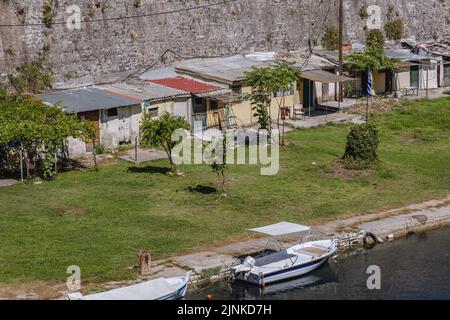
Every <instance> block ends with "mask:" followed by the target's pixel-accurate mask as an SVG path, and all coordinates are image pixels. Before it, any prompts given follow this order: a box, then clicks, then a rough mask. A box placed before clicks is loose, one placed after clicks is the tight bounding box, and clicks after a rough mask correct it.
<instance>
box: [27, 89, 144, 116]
mask: <svg viewBox="0 0 450 320" xmlns="http://www.w3.org/2000/svg"><path fill="white" fill-rule="evenodd" d="M36 97H37V98H38V99H40V100H41V101H43V102H46V103H49V104H52V105H59V106H61V107H62V108H63V109H64V110H66V111H68V112H75V113H79V112H86V111H94V110H99V109H112V108H117V107H124V106H131V105H135V104H139V103H141V101H140V100H139V99H135V98H132V97H125V96H119V95H116V94H113V93H109V92H106V91H104V90H101V89H99V88H95V87H88V88H80V89H71V90H64V91H58V92H53V93H47V94H39V95H36Z"/></svg>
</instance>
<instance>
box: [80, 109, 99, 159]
mask: <svg viewBox="0 0 450 320" xmlns="http://www.w3.org/2000/svg"><path fill="white" fill-rule="evenodd" d="M78 116H79V117H80V118H81V119H84V120H87V121H89V122H91V123H92V124H93V125H94V127H95V144H97V145H98V144H100V117H99V110H95V111H88V112H81V113H79V114H78ZM85 143H86V152H92V151H93V149H94V148H93V144H92V141H85Z"/></svg>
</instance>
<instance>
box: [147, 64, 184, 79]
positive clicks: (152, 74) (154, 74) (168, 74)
mask: <svg viewBox="0 0 450 320" xmlns="http://www.w3.org/2000/svg"><path fill="white" fill-rule="evenodd" d="M178 76H179V74H177V73H176V71H175V67H164V68H158V69H153V70H148V71H146V72H144V73H143V74H141V75H140V76H139V78H140V79H142V80H158V79H166V78H175V77H178Z"/></svg>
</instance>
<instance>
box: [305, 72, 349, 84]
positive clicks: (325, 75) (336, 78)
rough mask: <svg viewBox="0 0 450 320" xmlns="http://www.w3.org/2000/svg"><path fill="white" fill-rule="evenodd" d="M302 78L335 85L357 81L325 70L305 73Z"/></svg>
mask: <svg viewBox="0 0 450 320" xmlns="http://www.w3.org/2000/svg"><path fill="white" fill-rule="evenodd" d="M302 78H304V79H308V80H312V81H317V82H322V83H336V82H347V81H354V80H357V79H354V78H350V77H344V76H340V75H337V74H334V73H331V72H328V71H325V70H310V71H305V72H303V73H302Z"/></svg>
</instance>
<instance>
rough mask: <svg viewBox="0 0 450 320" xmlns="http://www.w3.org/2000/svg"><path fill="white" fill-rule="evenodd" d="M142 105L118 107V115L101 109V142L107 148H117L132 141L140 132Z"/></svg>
mask: <svg viewBox="0 0 450 320" xmlns="http://www.w3.org/2000/svg"><path fill="white" fill-rule="evenodd" d="M141 120H142V105H141V104H139V105H134V106H128V107H120V108H118V114H117V116H108V110H101V111H100V143H101V144H103V145H104V146H105V148H106V149H114V148H117V147H118V146H119V145H120V144H121V143H132V142H134V140H135V138H136V137H137V136H138V134H139V125H140V122H141Z"/></svg>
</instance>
